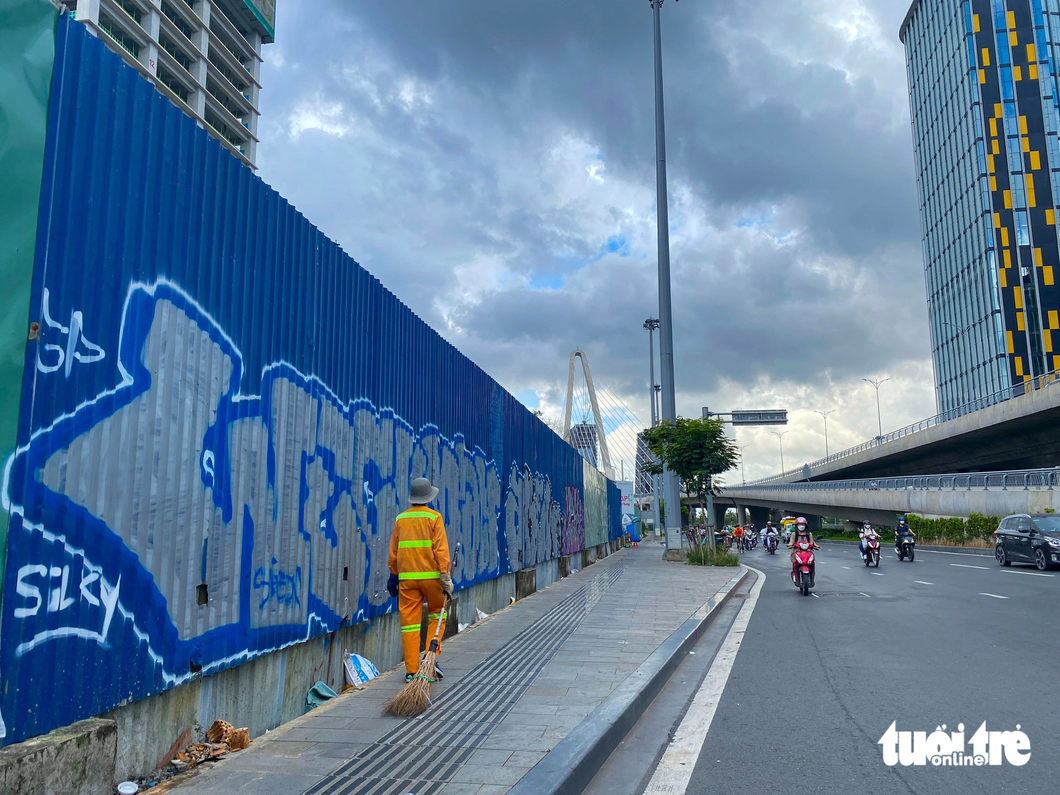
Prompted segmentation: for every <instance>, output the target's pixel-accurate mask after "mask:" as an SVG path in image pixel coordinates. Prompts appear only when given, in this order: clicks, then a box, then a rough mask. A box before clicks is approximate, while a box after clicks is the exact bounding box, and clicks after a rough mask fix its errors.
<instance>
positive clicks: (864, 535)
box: [858, 522, 877, 560]
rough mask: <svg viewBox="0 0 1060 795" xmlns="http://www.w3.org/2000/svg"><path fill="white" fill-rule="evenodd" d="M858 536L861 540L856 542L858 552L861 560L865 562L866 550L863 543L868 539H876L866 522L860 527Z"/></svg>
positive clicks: (873, 531)
mask: <svg viewBox="0 0 1060 795" xmlns="http://www.w3.org/2000/svg"><path fill="white" fill-rule="evenodd" d="M859 535H860V537H861V540H860V541H858V550H859V551H860V552H861V559H862V560H865V553H866V550H867V548H868V547H867V545H866V543H865V542H866V541H867V540H868V539H870V538H877V535H876V531H875V530H873V529H872V525H871V524H869V523H868V522H865V523H864V524H863V525H862V526H861V532H860V534H859Z"/></svg>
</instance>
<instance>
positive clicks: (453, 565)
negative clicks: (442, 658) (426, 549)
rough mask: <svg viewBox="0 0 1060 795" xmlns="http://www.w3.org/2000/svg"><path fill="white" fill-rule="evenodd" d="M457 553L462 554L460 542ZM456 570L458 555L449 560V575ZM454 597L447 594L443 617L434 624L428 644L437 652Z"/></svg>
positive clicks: (443, 606)
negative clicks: (432, 633)
mask: <svg viewBox="0 0 1060 795" xmlns="http://www.w3.org/2000/svg"><path fill="white" fill-rule="evenodd" d="M456 554H457V555H459V554H460V544H459V543H458V544H457V545H456ZM454 571H456V556H454V557H453V559H452V560H451V561H449V576H450V577H452V576H453V572H454ZM452 599H453V597H452V596H450V595H449V594H446V595H445V604H444V605H442V617H441V618H439V619H438V623H437V624H435V626H434V637H433V638H431V643H430V646H428V648H429V649H430V650H431V651H432V652H433V653H435V654H437V653H438V635H439V634H440V633H441V631H442V624H444V623H445V620H446V619H447V618H448V617H449V603H450V602H451V601H452Z"/></svg>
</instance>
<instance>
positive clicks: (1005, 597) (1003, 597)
mask: <svg viewBox="0 0 1060 795" xmlns="http://www.w3.org/2000/svg"><path fill="white" fill-rule="evenodd" d="M979 595H980V596H992V597H994V598H995V599H1008V597H1007V596H998V595H997V594H996V593H983V592H982V591H980V592H979Z"/></svg>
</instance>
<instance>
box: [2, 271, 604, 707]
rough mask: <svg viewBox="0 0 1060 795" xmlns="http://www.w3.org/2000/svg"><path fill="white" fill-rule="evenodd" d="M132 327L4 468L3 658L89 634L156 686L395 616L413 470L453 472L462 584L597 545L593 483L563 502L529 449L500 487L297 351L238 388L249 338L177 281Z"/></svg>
mask: <svg viewBox="0 0 1060 795" xmlns="http://www.w3.org/2000/svg"><path fill="white" fill-rule="evenodd" d="M121 322H122V328H121V335H120V344H119V350H118V352H117V361H116V369H117V372H116V381H117V384H116V385H115V386H113V387H112V388H109V389H106V390H104V391H102V392H101V393H100V394H98V395H97V396H96V397H95V399H93V400H90V401H88V402H86V403H85V404H83V405H81V406H80V407H79V408H78V409H77V410H76V411H74V412H72V413H68V414H66V415H64V416H62V417H60V418H59V419H57V420H56V421H55V422H54V423H53V424H51V425H50V426H48V427H46V428H44V429H42V430H40V431H38V432H36V433H35V434H34V435H33V436H32V438H31V440H30V442H29V444H27V445H26V446H24V447H23V448H21V449H19V451H18V452H17V453H16V455H15V456H14V457H13V459H12V460H11V461H9V462H8V464H7V467H6V469H5V483H4V499H5V507H6V508H7V509H8V511H9V512H10V513H11V514H12V517H13V521H12V541H11V549H12V550H13V554H12V556H11V560H12V561H13V562H14V563H15V565H13V566H10V567H9V571H8V573H7V582H6V583H5V593H6V594H7V597H8V598H6V599H5V601H4V610H5V616H4V620H5V645H4V649H3V656H4V658H5V660H6V659H7V658H9V657H11V656H12V655H13V656H14V657H15V658H18V660H19V665H20V666H25V665H26V664H27V662H32V660H26V659H22V658H24V657H25V656H26V655H32V654H35V653H39V652H42V651H43V650H44V648H45V647H46V646H48V645H49V644H53V643H57V642H65V641H69V640H70V639H75V640H76V641H77V642H80V643H83V644H87V646H86V652H85V653H87V654H95V655H98V658H99V659H105V658H106V655H120V656H121V658H122V660H121V665H120V666H115V668H121V669H122V671H123V673H122V674H120V675H121V676H125V677H127V678H128V677H129V676H131V677H132V680H133V681H132V682H129V681H126V680H122V684H121V685H120V687H119V688H116V689H117V690H118V692H120V693H122V696H121V697H122V698H127V697H129V695H133V696H134V697H143V696H144V695H149V694H151V693H154V692H158V691H160V690H162V689H164V688H166V687H170V686H173V685H175V684H179V683H180V682H182V681H185V680H187V679H189V678H190V677H191V676H193V675H196V674H198V673H200V672H203V673H208V672H210V671H212V670H220V669H221V668H225V667H228V666H230V665H233V664H236V663H238V662H241V661H243V660H247V659H251V658H253V657H255V656H257V655H259V654H261V653H264V652H266V651H270V650H273V649H278V648H282V647H283V646H285V645H289V644H291V643H295V642H300V641H304V640H306V639H307V638H308V637H311V636H314V635H316V634H320V633H322V632H330V631H333V630H335V629H337V628H339V627H340V626H343V625H345V624H349V623H355V622H358V621H362V620H365V619H367V618H370V617H372V616H374V615H378V614H380V613H383V612H386V611H389V610H390V609H392V608H393V605H392V602H391V601H390V598H389V595H388V594H387V592H386V580H387V576H388V570H387V547H388V543H389V535H390V530H391V528H392V527H393V522H394V519H395V517H396V516H397V514H398V513H400V512H401V511H402V510H404V509H405V508H407V507H408V505H407V494H408V486H409V482H410V480H411V479H412V478H415V477H420V476H427V477H430V478H431V479H432V480H433V481H434V483H435V484H436V485H437V486H439V488H440V489H441V492H440V494H439V497H438V499H437V501H436V503H435V505H436V506H437V507H438V509H439V510H440V511H441V512H442V514H443V516H444V517H445V520H446V525H447V529H448V532H449V537H450V542H451V543H452V544H453V545H454V546H455V545H456V544H457V543H459V544H460V547H461V550H462V554H461V555H460V556H459V559H458V562H457V565H458V568H457V570H456V571H455V572H454V576H453V579H454V580H455V581H456V582H457V583H458V584H460V585H462V586H468V585H471V584H473V583H476V582H480V581H483V580H485V579H489V578H491V577H496V576H498V575H499V574H503V573H505V572H507V571H514V570H518V569H520V568H522V567H524V566H532V565H535V564H536V563H540V562H542V561H544V560H548V559H550V558H553V557H556V556H558V555H561V554H565V553H569V551H573V550H574V549H575V548H577V549H580V548H581V544H582V543H583V542H584V536H585V516H584V511H583V509H582V505H581V500H580V499H579V498H578V492H579V489H578V487H576V486H569V485H566V484H564V486H562V487H561V492H562V489H565V491H566V494H565V498H566V499H565V503H566V504H565V505H564V504H561V503H560V501H559V500H557V499H554V498H553V493H552V489H553V487H552V484H551V483H550V481H549V479H548V478H547V477H544V476H542V475H538V474H535V473H534V472H533V471H532V470H531V469H529V468H528V467H525V466H520V465H518V464H516V463H514V462H513V463H512V464H511V467H510V475H509V485H508V488H507V489H504V488H503V487H502V482H501V471H500V469H499V468H498V466H497V463H496V462H494V461H491V460H487V458H486V455H485V454H484V453H483V451H482V450H481V449H479V448H477V447H476V448H473V449H468V447H467V446H466V445H465V443H464V440H463V438H462V437H461V436H459V435H457V436H455V438H453V439H447V438H445V437H444V436H443V435H442V434H441V433H440V432H439V430H438V429H437V428H436V427H434V426H425V427H422V428H419V429H415V428H413V427H412V426H410V425H409V424H408V423H406V422H405V421H403V420H402V419H401V418H400V417H398V416H396V415H395V413H394V412H393V411H391V410H389V409H386V408H378V407H376V406H373V405H372V404H370V403H368V402H367V401H363V400H360V401H354V402H352V403H348V404H344V403H342V402H341V401H340V400H339V399H338V398H337V397H336V396H335V395H334V394H333V393H332V392H331V391H330V390H329V389H328V387H327V386H326V385H325V384H323V383H322V382H320V381H319V380H318V379H316V378H314V377H312V376H307V375H305V374H303V373H300V372H299V371H297V370H296V369H295V368H294V367H292V366H290V365H289V364H287V363H284V362H278V363H275V364H273V365H270V366H269V367H267V368H265V370H264V372H263V373H262V375H261V379H260V392H259V393H258V394H256V395H246V394H242V393H241V392H240V390H239V385H240V384H241V383H242V382H243V380H244V373H243V361H242V357H241V356H240V352H239V351H238V349H237V348H236V346H235V345H234V344H233V342H232V341H231V339H230V338H229V337H228V336H227V335H226V334H225V332H224V330H223V329H222V328H221V327H220V325H219V324H218V323H216V322H215V321H214V320H213V319H212V318H211V317H210V316H209V315H208V314H207V313H206V311H205V310H203V308H202V307H200V306H199V305H198V304H197V303H196V302H195V300H194V299H193V298H192V297H191V296H190V295H188V294H187V293H186V292H185V291H184V290H183V289H181V288H180V287H179V286H178V285H176V284H173V283H169V282H166V281H159V282H156V283H152V284H142V283H140V284H134V285H133V286H132V287H131V288H130V290H129V292H128V295H127V298H126V301H125V305H124V311H123V316H122V320H121ZM64 328H67V329H71V328H72V327H64ZM69 349H70V350H73V349H72V348H69ZM75 353H76V351H75ZM87 358H90V357H82V358H80V359H79V361H81V362H84V361H86V360H87ZM70 361H71V358H69V357H66V356H65V354H64V362H65V363H67V364H68V363H69V362H70ZM58 363H59V360H58V359H56V360H55V362H53V364H58ZM38 369H39V372H38V374H37V375H36V377H37V378H42V377H56V376H58V375H61V373H59V371H58V367H55V368H52V369H51V370H48V369H41V368H38ZM52 373H55V375H52ZM603 529H605V531H606V528H603ZM11 639H14V641H15V642H13V643H12V642H10V640H11ZM130 672H131V673H130ZM116 675H118V674H116ZM103 684H104V687H103V689H106V687H105V685H106V683H103ZM115 703H116V702H115ZM100 706H101V705H100V704H96V703H94V704H92V705H85V708H84V709H82V710H80V712H81V713H83V714H95V712H98V711H101V710H100V709H99V707H100ZM103 706H105V707H106V708H109V706H112V704H105V705H103ZM92 710H95V711H94V712H93V711H92ZM5 711H6V710H5ZM75 711H77V710H76V709H75ZM9 714H10V713H9ZM80 716H81V715H78V717H80ZM8 728H10V727H8Z"/></svg>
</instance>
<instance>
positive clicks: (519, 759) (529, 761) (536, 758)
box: [504, 751, 545, 768]
mask: <svg viewBox="0 0 1060 795" xmlns="http://www.w3.org/2000/svg"><path fill="white" fill-rule="evenodd" d="M544 758H545V754H544V752H543V751H516V752H515V753H513V754H512V755H511V756H510V757H508V761H507V762H505V763H504V764H506V765H511V766H514V767H525V768H531V767H533V766H534V765H536V764H537V763H538V762H540V761H541V760H542V759H544Z"/></svg>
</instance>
